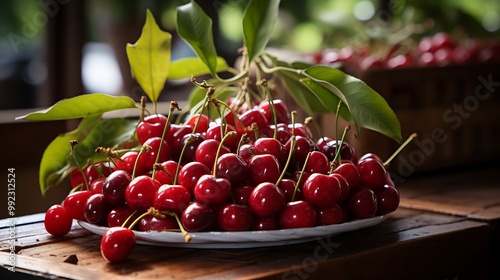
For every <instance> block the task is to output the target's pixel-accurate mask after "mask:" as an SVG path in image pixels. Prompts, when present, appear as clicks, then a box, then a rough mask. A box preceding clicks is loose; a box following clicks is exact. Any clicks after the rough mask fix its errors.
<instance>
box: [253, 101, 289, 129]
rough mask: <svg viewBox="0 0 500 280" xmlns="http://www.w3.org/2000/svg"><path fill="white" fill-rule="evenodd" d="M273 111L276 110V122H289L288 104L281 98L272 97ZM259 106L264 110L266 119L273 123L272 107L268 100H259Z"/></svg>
mask: <svg viewBox="0 0 500 280" xmlns="http://www.w3.org/2000/svg"><path fill="white" fill-rule="evenodd" d="M272 103H273V104H274V111H275V112H276V119H277V122H278V123H285V124H289V123H290V122H291V117H290V111H289V110H288V106H287V105H286V104H285V102H283V100H281V99H274V100H273V102H272ZM259 107H260V108H261V109H262V110H264V115H265V116H266V119H267V120H268V121H269V122H270V123H273V122H274V121H273V109H272V108H271V102H269V100H264V101H262V102H260V104H259Z"/></svg>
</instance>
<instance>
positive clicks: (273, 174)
mask: <svg viewBox="0 0 500 280" xmlns="http://www.w3.org/2000/svg"><path fill="white" fill-rule="evenodd" d="M280 175H281V172H280V166H279V163H278V160H277V159H276V157H274V156H273V155H270V154H265V155H256V156H253V157H252V159H251V160H250V164H249V180H250V182H252V183H253V184H254V185H258V184H260V183H264V182H276V181H278V179H279V177H280Z"/></svg>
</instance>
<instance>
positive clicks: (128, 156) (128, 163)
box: [116, 152, 139, 174]
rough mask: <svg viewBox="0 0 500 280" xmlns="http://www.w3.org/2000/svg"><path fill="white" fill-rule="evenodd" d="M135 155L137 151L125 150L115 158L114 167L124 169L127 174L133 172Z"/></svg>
mask: <svg viewBox="0 0 500 280" xmlns="http://www.w3.org/2000/svg"><path fill="white" fill-rule="evenodd" d="M137 155H139V153H138V152H126V153H125V154H123V155H122V156H121V157H120V158H119V159H117V160H116V167H117V168H118V169H120V170H123V171H126V172H127V173H128V174H132V173H133V172H134V166H135V162H136V160H137Z"/></svg>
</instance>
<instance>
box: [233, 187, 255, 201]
mask: <svg viewBox="0 0 500 280" xmlns="http://www.w3.org/2000/svg"><path fill="white" fill-rule="evenodd" d="M253 188H254V187H253V186H247V185H242V186H237V187H233V189H232V191H231V193H232V196H233V199H234V202H235V203H237V204H242V205H248V198H249V197H250V194H251V193H252V190H253Z"/></svg>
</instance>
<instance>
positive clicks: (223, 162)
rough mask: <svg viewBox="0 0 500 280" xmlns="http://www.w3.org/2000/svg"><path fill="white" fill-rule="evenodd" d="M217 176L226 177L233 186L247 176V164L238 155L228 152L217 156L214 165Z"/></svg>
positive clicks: (240, 182) (241, 182)
mask: <svg viewBox="0 0 500 280" xmlns="http://www.w3.org/2000/svg"><path fill="white" fill-rule="evenodd" d="M215 170H216V171H215V174H217V177H220V178H226V179H228V180H229V181H230V182H231V184H232V185H233V186H238V185H240V184H243V183H245V182H246V180H247V178H248V172H249V168H248V164H247V163H246V161H245V160H244V159H243V158H242V157H241V156H239V155H237V154H233V153H228V154H224V155H222V156H220V157H219V159H218V160H217V164H216V166H215Z"/></svg>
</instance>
